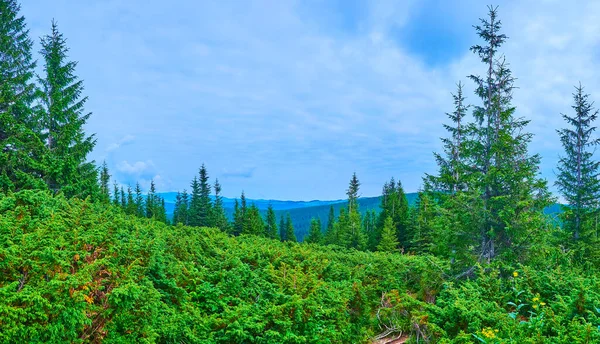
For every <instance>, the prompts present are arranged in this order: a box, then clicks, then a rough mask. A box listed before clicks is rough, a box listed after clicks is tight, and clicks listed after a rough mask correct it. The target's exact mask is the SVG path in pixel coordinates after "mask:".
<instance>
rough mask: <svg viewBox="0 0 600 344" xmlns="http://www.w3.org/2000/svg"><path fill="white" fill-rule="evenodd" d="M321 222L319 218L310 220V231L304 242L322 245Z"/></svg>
mask: <svg viewBox="0 0 600 344" xmlns="http://www.w3.org/2000/svg"><path fill="white" fill-rule="evenodd" d="M321 231H322V229H321V220H319V218H314V217H313V218H312V219H310V230H309V231H308V236H307V237H306V239H305V240H304V242H306V243H309V244H310V243H313V244H320V243H321V240H322V232H321Z"/></svg>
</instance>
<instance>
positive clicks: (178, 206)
mask: <svg viewBox="0 0 600 344" xmlns="http://www.w3.org/2000/svg"><path fill="white" fill-rule="evenodd" d="M182 211H183V201H182V197H181V192H177V195H176V196H175V207H174V209H173V224H174V225H175V224H178V223H183V221H182Z"/></svg>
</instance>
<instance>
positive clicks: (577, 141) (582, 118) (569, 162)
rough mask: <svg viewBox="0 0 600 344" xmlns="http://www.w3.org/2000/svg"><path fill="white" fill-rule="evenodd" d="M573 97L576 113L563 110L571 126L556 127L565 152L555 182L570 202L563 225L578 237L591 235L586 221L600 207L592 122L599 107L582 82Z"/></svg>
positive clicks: (599, 189)
mask: <svg viewBox="0 0 600 344" xmlns="http://www.w3.org/2000/svg"><path fill="white" fill-rule="evenodd" d="M573 101H574V105H573V106H572V108H573V110H574V112H575V114H574V115H573V116H568V115H564V114H562V117H563V119H564V120H565V121H566V122H567V124H568V125H569V127H568V128H564V129H560V130H557V132H558V134H559V136H560V140H561V142H562V145H563V148H564V150H565V155H564V156H563V157H561V158H560V160H559V163H558V172H559V173H558V175H557V177H558V178H557V179H558V180H557V181H556V185H557V186H558V189H559V191H560V193H561V194H562V196H563V197H564V198H565V200H566V201H567V203H568V204H569V205H568V207H565V209H564V210H565V213H564V214H563V215H564V216H563V223H564V228H566V229H567V230H568V231H570V232H571V233H572V235H573V239H574V240H575V241H578V240H580V239H581V237H582V234H583V235H584V239H588V238H585V237H586V235H585V234H587V233H584V232H585V229H584V228H583V224H584V223H585V222H586V221H588V220H589V218H590V217H591V216H596V214H597V211H598V205H599V204H598V200H599V199H600V180H599V179H598V176H599V167H600V162H598V160H595V159H594V158H593V154H594V151H595V147H596V146H597V145H598V143H599V140H598V139H596V138H592V134H593V133H594V131H596V127H595V126H593V122H594V121H595V120H596V119H597V118H598V111H597V110H595V109H594V107H593V105H594V104H593V102H591V101H590V100H589V95H588V94H585V93H584V92H583V87H582V86H581V84H580V85H579V87H576V88H575V93H574V94H573Z"/></svg>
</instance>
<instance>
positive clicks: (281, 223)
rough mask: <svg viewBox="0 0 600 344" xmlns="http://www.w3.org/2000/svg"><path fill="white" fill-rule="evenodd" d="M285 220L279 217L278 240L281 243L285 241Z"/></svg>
mask: <svg viewBox="0 0 600 344" xmlns="http://www.w3.org/2000/svg"><path fill="white" fill-rule="evenodd" d="M285 229H286V228H285V220H284V219H283V215H281V216H280V217H279V239H280V240H281V241H285V239H286V236H285V235H286V231H285Z"/></svg>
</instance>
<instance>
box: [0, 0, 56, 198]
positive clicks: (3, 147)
mask: <svg viewBox="0 0 600 344" xmlns="http://www.w3.org/2000/svg"><path fill="white" fill-rule="evenodd" d="M20 10H21V8H20V6H19V4H18V3H17V1H15V0H0V71H1V73H0V85H1V86H0V191H4V192H6V191H18V190H21V189H32V188H36V189H37V188H44V186H45V182H44V180H43V176H44V173H43V172H44V170H45V169H46V168H45V166H44V165H43V163H42V161H43V156H44V154H45V153H46V150H45V147H44V144H43V142H42V140H41V137H40V134H41V128H40V125H39V119H38V118H37V116H36V112H35V111H34V107H33V106H32V105H33V102H34V100H35V98H36V91H35V90H36V87H35V84H34V82H33V76H34V69H35V62H34V61H33V58H32V54H31V49H32V46H33V41H32V40H31V39H30V38H29V30H28V29H27V27H26V25H25V18H24V17H23V16H21V15H20V14H19V11H20Z"/></svg>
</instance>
